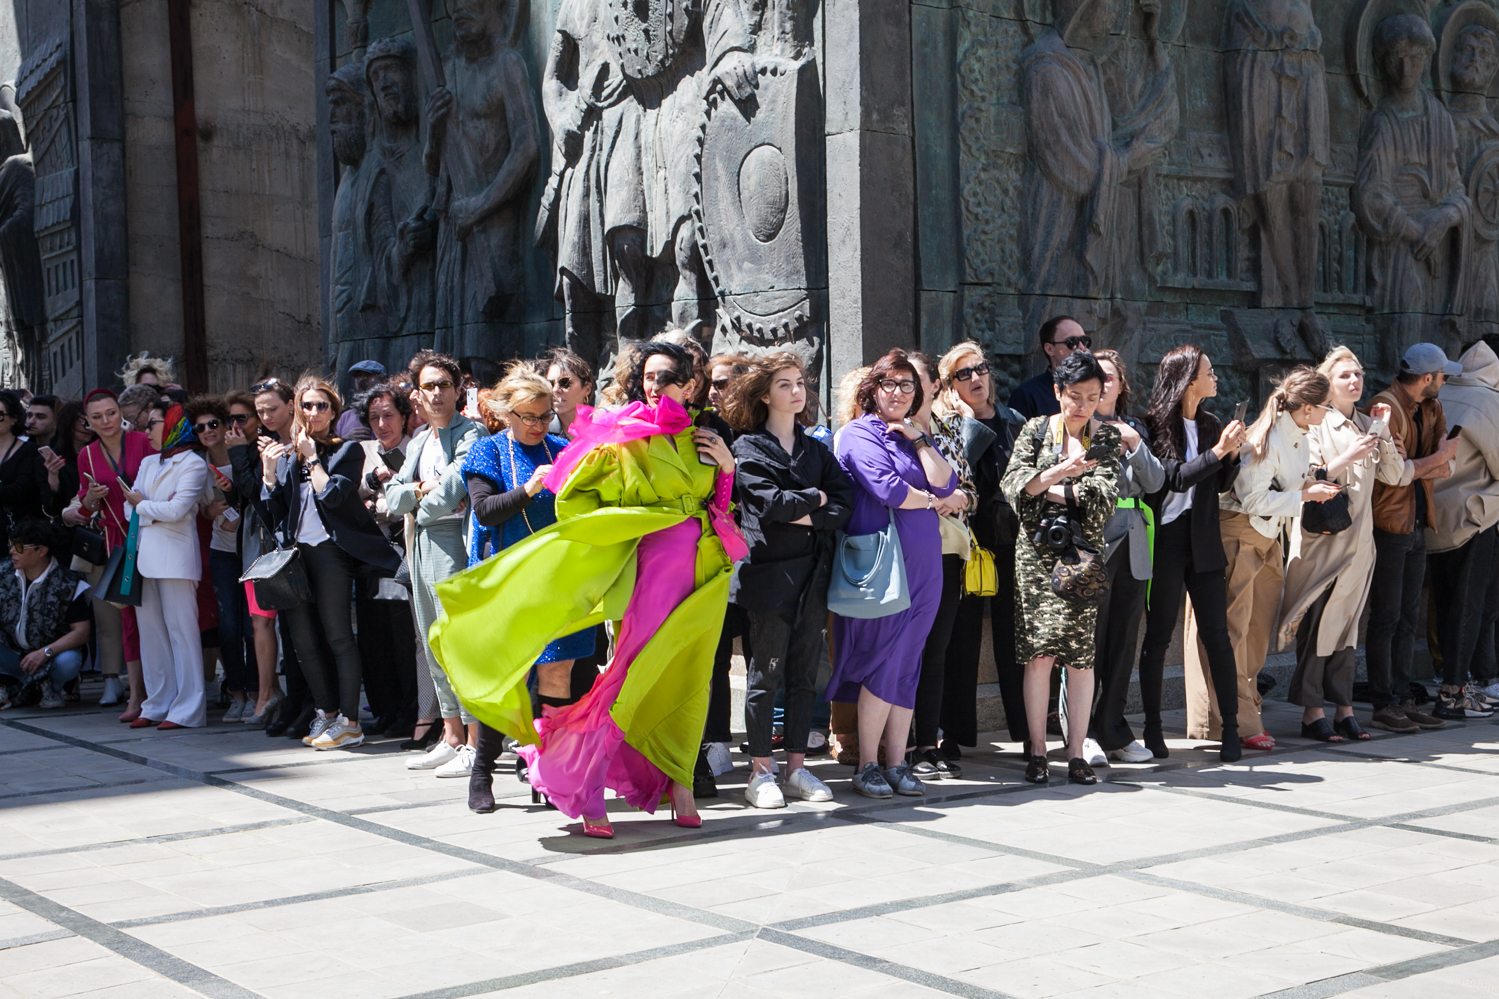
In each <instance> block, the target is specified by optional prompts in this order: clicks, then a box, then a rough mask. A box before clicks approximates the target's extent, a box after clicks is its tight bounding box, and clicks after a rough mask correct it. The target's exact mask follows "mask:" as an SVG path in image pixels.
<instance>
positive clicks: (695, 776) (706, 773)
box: [692, 746, 718, 798]
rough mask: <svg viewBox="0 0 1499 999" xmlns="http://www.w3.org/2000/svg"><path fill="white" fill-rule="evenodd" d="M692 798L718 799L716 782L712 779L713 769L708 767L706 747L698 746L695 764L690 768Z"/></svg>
mask: <svg viewBox="0 0 1499 999" xmlns="http://www.w3.org/2000/svg"><path fill="white" fill-rule="evenodd" d="M692 796H693V797H694V798H716V797H718V781H716V780H714V779H713V768H712V767H711V766H709V765H708V747H707V746H699V747H698V751H697V762H696V763H695V764H693V767H692Z"/></svg>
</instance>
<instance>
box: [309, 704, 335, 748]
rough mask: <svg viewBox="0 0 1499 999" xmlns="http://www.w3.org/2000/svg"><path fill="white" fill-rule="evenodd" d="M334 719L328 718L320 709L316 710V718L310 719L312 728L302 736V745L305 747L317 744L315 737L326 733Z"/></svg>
mask: <svg viewBox="0 0 1499 999" xmlns="http://www.w3.org/2000/svg"><path fill="white" fill-rule="evenodd" d="M333 721H334V719H332V718H330V717H328V715H327V714H326V713H325V712H324V711H323V709H322V708H318V709H317V716H316V717H314V718H313V719H312V728H311V729H309V730H308V732H307V734H306V735H304V736H302V744H303V745H306V746H310V745H312V744H313V743H314V742H317V737H318V736H320V735H322V734H323V733H324V732H326V731H328V726H329V725H332V724H333Z"/></svg>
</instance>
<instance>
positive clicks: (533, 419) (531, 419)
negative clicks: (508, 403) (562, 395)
mask: <svg viewBox="0 0 1499 999" xmlns="http://www.w3.org/2000/svg"><path fill="white" fill-rule="evenodd" d="M510 415H511V416H513V417H515V418H516V419H517V420H519V421H521V422H522V423H524V424H525V425H526V426H528V427H534V426H536V425H537V424H538V423H551V422H552V417H554V416H556V415H557V414H556V412H554V411H553V410H550V409H549V410H547V411H546V412H545V413H542V414H541V415H540V416H531V415H530V414H529V413H517V412H515V411H514V410H512V411H511V413H510Z"/></svg>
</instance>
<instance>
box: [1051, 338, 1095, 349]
mask: <svg viewBox="0 0 1499 999" xmlns="http://www.w3.org/2000/svg"><path fill="white" fill-rule="evenodd" d="M1052 343H1054V344H1056V345H1057V346H1058V347H1066V348H1067V349H1068V350H1077V348H1079V347H1081V348H1083V349H1084V350H1090V349H1092V347H1093V338H1092V337H1091V336H1070V337H1068V338H1067V339H1065V340H1053V341H1052Z"/></svg>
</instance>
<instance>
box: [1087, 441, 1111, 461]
mask: <svg viewBox="0 0 1499 999" xmlns="http://www.w3.org/2000/svg"><path fill="white" fill-rule="evenodd" d="M1113 453H1114V449H1113V448H1112V447H1110V446H1109V445H1107V444H1093V445H1090V446H1089V447H1088V450H1087V451H1085V452H1084V453H1083V457H1084V458H1086V459H1088V460H1089V461H1103V460H1104V459H1105V458H1107V457H1108V456H1109V455H1111V454H1113Z"/></svg>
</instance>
